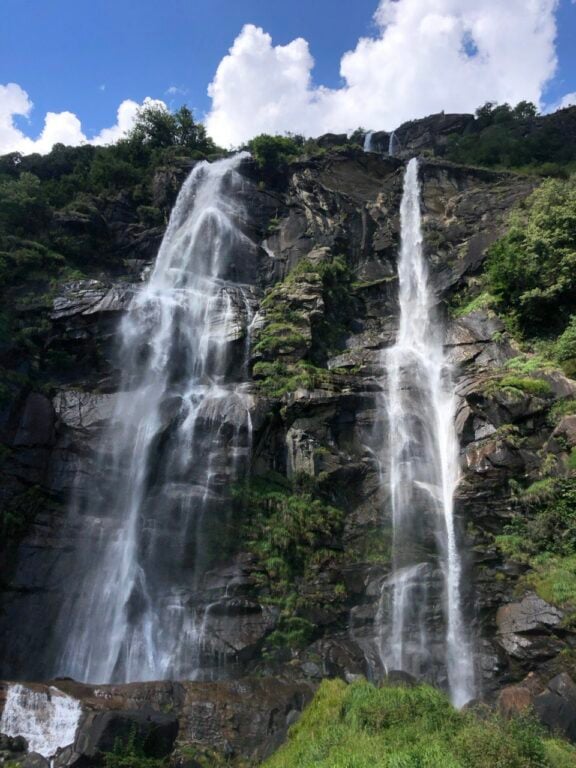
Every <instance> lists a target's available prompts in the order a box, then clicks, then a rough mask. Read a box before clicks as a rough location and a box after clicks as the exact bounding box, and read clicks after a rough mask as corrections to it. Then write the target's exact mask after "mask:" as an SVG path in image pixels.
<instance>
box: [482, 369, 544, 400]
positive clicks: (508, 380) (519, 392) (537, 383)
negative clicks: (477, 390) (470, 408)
mask: <svg viewBox="0 0 576 768" xmlns="http://www.w3.org/2000/svg"><path fill="white" fill-rule="evenodd" d="M499 392H503V393H507V394H510V395H513V396H516V397H522V396H523V395H532V396H533V397H551V396H552V387H551V386H550V384H549V383H548V382H547V381H544V379H537V378H533V377H531V376H515V375H513V374H509V375H506V376H502V377H500V378H498V379H492V380H491V381H490V382H488V384H487V385H486V387H485V389H484V394H485V395H487V396H493V395H495V394H498V393H499Z"/></svg>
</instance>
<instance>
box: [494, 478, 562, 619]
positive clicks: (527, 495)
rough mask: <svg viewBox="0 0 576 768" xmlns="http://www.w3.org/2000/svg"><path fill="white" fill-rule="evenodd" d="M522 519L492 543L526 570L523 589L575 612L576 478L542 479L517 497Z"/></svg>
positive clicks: (519, 516) (518, 518) (514, 521)
mask: <svg viewBox="0 0 576 768" xmlns="http://www.w3.org/2000/svg"><path fill="white" fill-rule="evenodd" d="M517 501H518V504H519V505H520V510H521V514H519V515H518V516H517V517H515V519H514V520H513V521H512V523H511V524H510V525H509V526H507V528H506V529H505V531H504V534H503V535H501V536H497V537H496V544H497V545H498V547H499V548H500V549H501V550H502V552H503V553H504V554H505V555H507V556H508V557H510V558H511V559H514V560H516V561H518V562H522V563H526V564H528V565H529V566H530V568H531V570H530V571H529V572H528V573H527V575H526V577H525V579H524V581H525V584H527V585H529V586H531V587H532V588H533V589H535V590H536V591H537V592H538V594H539V595H540V596H541V597H542V598H543V599H544V600H547V601H548V602H552V603H555V604H557V605H559V606H561V607H562V608H564V609H565V610H568V611H573V610H575V609H576V604H575V603H574V599H575V598H574V596H575V595H576V555H574V552H575V551H576V477H575V476H574V475H573V474H570V475H569V476H568V477H559V478H553V477H547V478H543V479H541V480H538V481H536V482H534V483H532V484H531V485H530V486H529V487H528V488H526V489H525V490H521V491H520V492H519V493H518V495H517Z"/></svg>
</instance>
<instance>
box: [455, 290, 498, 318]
mask: <svg viewBox="0 0 576 768" xmlns="http://www.w3.org/2000/svg"><path fill="white" fill-rule="evenodd" d="M494 304H495V299H494V296H492V295H491V294H490V293H488V292H487V291H482V293H480V294H478V296H475V297H474V298H472V299H470V300H468V301H466V302H465V303H463V304H458V305H457V306H455V307H454V308H453V309H452V313H451V314H452V316H453V317H464V316H465V315H469V314H470V312H477V311H478V310H487V309H491V307H493V306H494Z"/></svg>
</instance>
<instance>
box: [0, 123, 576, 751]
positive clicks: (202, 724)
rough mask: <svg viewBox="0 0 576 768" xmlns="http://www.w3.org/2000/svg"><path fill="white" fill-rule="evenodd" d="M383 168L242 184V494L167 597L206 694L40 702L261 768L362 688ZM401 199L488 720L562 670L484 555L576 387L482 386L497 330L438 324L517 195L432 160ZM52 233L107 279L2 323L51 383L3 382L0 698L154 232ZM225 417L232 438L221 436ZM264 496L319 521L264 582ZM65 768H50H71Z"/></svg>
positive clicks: (499, 181)
mask: <svg viewBox="0 0 576 768" xmlns="http://www.w3.org/2000/svg"><path fill="white" fill-rule="evenodd" d="M467 120H468V116H450V115H442V116H437V120H436V122H435V123H434V125H433V126H431V127H430V126H428V128H427V130H429V131H430V135H428V134H427V133H426V131H424V133H422V131H418V130H416V128H417V127H414V126H412V127H410V126H408V127H406V129H405V131H404V132H401V136H400V139H401V141H402V142H403V144H404V145H405V146H406V147H407V146H410V148H413V149H414V151H415V152H418V151H420V150H421V149H422V148H430V147H431V148H432V149H436V148H437V147H438V146H441V144H442V142H443V140H444V139H443V137H444V136H445V135H448V134H450V133H453V132H454V131H456V130H465V125H464V126H463V123H466V121H467ZM375 139H376V140H377V141H379V140H381V141H384V140H385V139H386V137H384V136H381V135H379V134H376V135H375ZM403 169H404V164H403V161H402V160H400V159H395V158H387V157H383V156H379V155H377V154H363V153H362V152H361V151H360V149H359V148H355V147H353V146H350V145H345V146H342V147H339V148H338V147H337V148H332V149H328V150H327V151H326V152H325V153H323V154H321V155H319V156H318V157H315V158H311V159H308V160H303V161H298V162H294V163H291V164H290V165H289V168H288V170H287V172H286V174H285V178H283V179H282V182H281V183H278V181H277V180H274V182H273V184H268V183H267V180H266V179H265V178H262V176H261V173H260V171H259V169H258V168H257V166H256V165H255V164H254V163H253V162H252V161H250V160H247V161H246V162H245V163H244V165H243V166H242V173H243V175H244V177H245V180H246V182H245V185H244V187H243V191H242V195H243V196H244V197H245V201H244V202H245V207H246V210H247V212H248V218H247V221H245V222H243V227H244V228H245V230H246V232H248V233H249V234H250V237H251V239H252V240H253V241H255V242H257V243H258V252H257V253H256V254H255V257H254V258H255V260H256V264H255V265H254V266H255V277H253V278H251V282H252V286H251V296H252V299H251V301H252V302H253V306H252V309H251V313H250V314H251V317H248V315H247V312H246V308H245V305H244V304H238V305H237V306H236V332H235V334H234V338H231V339H230V344H232V345H233V344H245V341H246V337H247V335H248V334H249V335H250V342H251V349H252V360H251V371H252V374H251V379H252V383H251V387H250V393H251V395H252V396H253V406H252V424H253V436H252V440H253V448H252V460H251V470H250V478H248V480H249V482H247V483H246V484H243V485H242V487H240V488H236V487H235V488H232V489H228V490H230V491H231V493H230V494H229V497H228V499H229V501H228V503H229V505H230V510H231V520H232V525H233V532H232V535H231V536H226V535H225V534H224V532H223V531H222V530H220V529H219V528H218V526H217V525H215V526H214V530H212V531H210V532H209V534H208V541H207V544H206V546H211V547H215V554H214V555H213V556H212V559H211V566H210V568H209V569H208V570H207V571H206V573H205V575H204V578H203V581H202V584H201V586H200V588H199V589H198V590H197V591H196V592H195V593H194V594H193V595H191V596H190V597H191V599H193V600H194V601H195V604H196V605H200V606H203V607H204V609H205V616H206V621H207V623H208V631H207V638H208V640H207V643H206V647H205V648H204V650H203V655H204V659H203V663H204V667H205V670H207V671H206V675H205V677H207V678H210V677H211V678H218V679H215V681H213V682H186V681H173V682H170V683H168V682H165V683H151V684H134V685H133V686H132V687H131V686H127V685H126V686H116V687H106V686H99V687H97V688H95V687H94V686H89V687H86V686H77V687H75V686H74V684H72V683H69V682H65V683H64V682H57V683H56V685H57V686H58V687H59V688H60V689H61V690H62V691H64V692H65V693H69V694H70V695H73V696H78V697H79V698H80V699H81V700H82V701H83V702H84V703H83V706H84V708H85V710H86V712H88V711H90V712H94V711H99V710H101V709H103V708H105V709H114V710H116V709H120V710H127V711H132V710H138V709H142V708H143V707H144V704H143V703H142V702H145V703H146V705H150V706H151V707H152V709H153V710H155V711H157V712H162V711H165V709H166V708H168V710H169V711H174V712H175V713H176V714H177V716H178V720H179V727H180V731H179V736H178V738H179V739H181V740H182V741H183V743H184V742H185V743H188V744H189V743H193V744H196V745H199V746H200V747H202V748H211V749H216V750H218V751H220V752H221V753H223V754H228V755H230V756H239V755H240V756H244V757H246V758H250V759H256V758H258V759H260V758H262V757H263V756H265V755H267V754H269V753H270V751H271V750H272V749H273V748H275V747H276V746H277V744H278V743H279V740H280V739H281V737H282V735H283V733H285V730H286V728H287V726H288V725H289V724H290V723H291V722H293V720H294V719H295V718H296V716H297V714H296V713H297V712H298V711H299V710H300V709H301V708H302V706H303V705H304V704H305V703H306V702H307V701H308V700H309V698H310V696H311V692H312V690H313V689H314V687H315V685H316V684H317V683H318V682H319V681H320V680H321V679H322V678H323V677H327V676H341V677H343V678H345V679H348V680H350V679H353V678H354V677H355V676H357V675H361V674H363V675H368V676H371V677H373V678H376V679H378V678H379V677H381V676H382V675H383V672H384V671H383V670H382V669H380V668H379V663H378V660H377V654H376V652H375V647H376V643H377V627H375V620H376V615H377V612H378V608H379V596H380V593H381V586H382V582H383V581H384V580H385V578H386V576H387V574H388V573H389V569H390V559H389V555H390V551H389V550H390V520H389V499H388V498H387V494H386V487H385V484H382V483H381V482H380V475H379V472H380V470H379V465H378V461H377V459H376V456H377V454H378V451H379V449H380V447H381V445H382V442H383V440H384V436H385V434H386V429H387V425H386V423H385V417H384V415H383V411H382V409H381V408H379V407H378V403H379V398H381V397H382V390H383V388H385V377H386V371H385V370H384V367H383V364H382V350H383V349H385V348H386V347H387V346H389V345H390V344H391V343H392V341H393V339H394V337H395V331H396V328H397V319H398V318H397V278H396V260H397V251H398V240H399V202H400V196H401V192H402V175H403ZM184 172H185V169H182V168H177V169H174V170H173V172H171V173H169V174H166V173H164V174H163V175H159V176H158V178H157V179H156V186H155V193H156V195H157V196H158V199H159V200H164V199H166V200H171V199H173V196H174V189H175V188H177V186H178V183H180V182H181V180H182V178H183V176H184ZM421 181H422V207H423V215H424V228H425V250H426V255H427V258H428V260H429V263H430V265H431V270H432V273H433V280H434V285H435V287H436V291H437V296H438V303H439V306H440V307H441V308H442V312H443V313H444V316H445V325H446V339H445V344H446V348H447V350H448V351H449V355H450V357H451V359H452V361H453V363H454V365H455V367H456V372H457V373H456V388H457V394H458V414H457V427H458V433H459V438H460V444H461V469H462V479H461V482H460V485H459V487H458V492H457V506H456V512H457V518H458V523H459V527H460V529H461V531H462V532H463V535H465V536H466V539H467V548H466V550H467V552H468V554H469V557H468V559H467V562H466V563H465V568H466V574H467V578H466V617H467V621H468V622H470V623H471V625H472V626H473V635H474V637H475V638H476V650H477V658H478V660H479V661H478V667H479V669H478V674H479V679H480V682H481V685H480V688H481V693H482V695H483V696H484V697H486V698H488V699H494V698H495V696H496V694H497V693H498V692H499V691H500V689H501V688H502V687H503V686H506V685H510V684H512V683H516V682H519V681H521V680H522V679H524V678H525V676H526V675H527V674H528V673H530V672H532V673H535V674H536V675H538V676H540V677H541V679H542V680H543V683H542V685H544V683H545V682H547V681H548V680H549V679H551V678H552V677H554V676H555V675H557V674H558V673H560V672H562V671H566V670H568V671H571V665H573V658H572V648H573V647H574V644H575V643H576V635H575V633H574V630H573V627H572V625H571V623H570V621H569V620H568V617H566V616H565V615H564V612H563V611H562V610H561V609H560V608H559V607H557V606H555V605H553V604H550V603H548V602H546V601H545V600H544V599H542V597H540V596H539V595H537V594H536V593H535V591H534V589H533V588H530V587H529V586H527V585H526V583H525V580H523V575H524V570H523V568H522V566H520V565H518V564H517V563H514V562H511V561H509V560H508V559H507V558H506V556H505V553H504V552H503V551H502V549H501V548H498V547H497V546H496V544H495V537H497V536H498V535H500V534H502V533H503V532H504V530H505V528H506V525H507V524H508V523H509V521H510V519H511V517H512V513H511V507H512V504H513V500H512V496H511V490H510V480H515V479H516V480H518V479H524V478H527V477H532V476H535V475H536V472H537V469H538V467H540V466H541V464H542V462H543V461H544V460H545V456H546V455H548V454H552V455H553V456H554V457H556V458H558V459H559V460H562V457H565V456H566V454H567V451H569V448H570V447H571V446H574V445H575V444H576V434H575V430H574V425H573V423H572V421H573V419H574V417H565V421H563V422H562V423H561V424H560V425H558V426H553V425H551V423H550V420H549V419H548V414H549V413H550V411H551V409H552V408H553V407H554V405H555V404H556V403H558V402H561V401H562V400H564V399H567V398H571V397H574V396H576V383H574V382H573V381H571V380H569V379H567V378H566V377H565V376H563V375H562V374H560V373H558V372H549V373H546V374H542V375H540V380H541V381H542V382H543V385H542V387H541V388H540V389H539V390H538V391H536V392H521V391H519V390H517V389H516V390H514V391H511V390H510V388H508V389H507V388H506V387H505V386H503V387H499V386H498V382H499V381H500V380H501V378H502V375H503V374H502V371H503V370H504V366H505V364H506V363H507V361H509V360H510V359H512V358H514V357H516V356H518V355H519V354H520V353H519V350H518V349H517V348H516V347H515V345H514V343H513V342H512V341H511V339H510V338H509V336H508V335H507V334H505V333H504V332H503V331H504V328H503V326H502V324H501V322H500V321H499V320H498V318H496V317H495V316H493V315H491V314H490V313H488V312H486V311H484V310H473V311H471V312H469V313H467V314H463V315H461V316H458V317H455V316H454V313H450V312H449V311H448V310H449V305H450V302H451V299H452V297H453V295H454V294H456V293H457V292H458V291H460V290H461V289H462V288H463V287H465V286H467V285H469V284H470V282H471V281H473V280H474V279H475V276H476V275H477V274H478V272H479V271H480V270H481V268H482V264H483V261H484V259H485V257H486V251H487V248H488V247H489V245H490V244H491V243H493V242H494V241H495V240H496V239H497V238H498V237H499V236H500V235H501V234H502V233H503V232H504V230H505V227H506V219H507V215H508V213H509V212H510V211H511V210H512V209H513V208H514V206H516V205H517V204H519V203H520V202H521V201H522V200H523V199H524V198H526V196H527V195H529V194H530V192H531V191H532V190H533V189H534V187H535V184H536V182H535V181H534V180H533V179H531V178H528V177H525V176H518V175H514V174H511V173H504V172H496V171H488V170H480V169H475V168H469V167H464V166H457V165H453V164H451V163H448V162H445V161H443V160H440V159H439V160H435V159H427V160H423V161H422V162H421ZM58 226H61V227H63V228H65V229H66V231H67V232H69V233H86V232H88V231H90V230H91V229H92V228H94V227H100V228H102V227H104V228H105V229H106V231H107V233H108V237H109V239H110V252H111V253H112V254H114V255H115V258H113V259H112V260H111V263H113V264H114V268H113V269H112V268H111V269H109V270H101V272H100V273H99V274H98V275H95V276H94V277H93V278H90V279H71V280H68V281H63V282H61V283H60V284H59V285H58V286H57V287H56V288H55V289H54V291H53V295H51V296H48V297H47V296H46V295H45V294H43V295H41V296H40V297H39V299H38V302H37V304H36V305H30V304H29V303H26V305H23V306H19V307H18V308H17V309H18V312H19V313H20V315H21V316H22V317H23V318H25V319H26V318H30V317H34V318H38V317H41V318H42V322H43V323H44V324H45V329H44V331H43V333H44V336H43V339H44V342H43V343H44V349H45V351H46V352H48V353H50V354H49V355H48V356H46V359H50V360H52V361H58V360H62V361H65V365H61V366H59V365H58V364H57V363H54V362H52V363H51V367H50V368H49V367H48V366H47V365H46V366H45V368H44V369H43V374H44V381H43V385H42V387H39V388H37V389H31V388H30V386H29V385H27V384H24V385H21V384H20V383H19V379H18V377H17V376H15V377H13V378H12V380H11V381H10V383H9V392H8V396H7V397H6V398H4V400H3V406H2V414H1V429H2V432H1V438H2V443H3V446H4V448H3V454H2V460H3V477H4V479H3V481H2V487H1V494H2V500H3V503H4V504H5V505H6V509H7V510H8V511H9V512H10V513H11V514H13V515H14V516H20V518H23V519H24V521H25V524H23V525H22V527H21V529H20V530H19V531H18V537H17V539H18V544H17V546H16V545H14V546H11V547H8V548H4V551H3V553H2V558H3V573H4V576H3V584H2V592H1V594H0V605H1V613H0V677H2V678H4V679H7V680H13V679H19V680H27V681H36V682H39V681H40V682H41V681H44V680H46V678H47V677H48V676H49V675H50V668H51V664H52V652H53V649H52V643H51V633H52V629H53V627H54V623H55V621H56V617H57V615H58V609H59V606H61V605H62V603H63V602H64V597H65V595H63V594H62V590H63V584H65V579H64V578H63V574H65V573H66V572H67V570H68V569H69V568H71V559H72V557H73V553H74V551H75V549H76V548H77V546H78V542H79V541H80V540H82V539H83V537H86V536H89V535H90V534H89V532H88V531H86V530H83V529H81V528H79V527H78V526H74V525H71V523H70V520H69V518H68V516H67V514H66V504H67V500H68V498H69V496H70V493H71V489H72V485H73V483H80V484H81V485H82V486H83V487H84V489H85V492H86V493H93V492H95V490H94V489H95V487H96V486H97V484H98V482H101V481H102V479H98V478H97V477H94V475H93V474H91V471H95V470H91V467H92V466H93V465H92V464H91V459H92V457H93V455H94V449H95V445H96V444H97V442H98V441H99V440H100V439H101V436H102V432H103V427H104V425H105V424H106V422H107V419H109V418H110V415H111V413H112V407H113V402H114V398H115V390H116V387H117V384H118V378H119V366H120V365H121V361H119V360H118V359H117V357H116V356H115V349H114V339H115V337H114V330H115V328H116V326H117V323H118V321H119V318H120V317H121V316H122V314H123V313H124V312H125V310H126V307H127V305H128V303H129V301H130V298H131V296H132V295H133V294H134V291H135V290H136V288H137V286H138V285H139V284H140V281H141V280H142V279H145V277H146V275H147V273H148V271H149V267H150V263H151V261H152V259H153V257H154V253H155V249H156V248H157V245H158V242H159V239H160V237H161V233H162V230H161V227H154V228H151V229H144V228H142V227H140V226H139V225H136V224H135V223H134V222H132V223H131V212H130V209H129V207H127V206H124V205H122V201H121V200H118V203H117V204H116V205H114V206H108V207H107V208H106V209H105V210H101V211H99V212H98V215H97V216H96V215H94V216H93V217H92V218H89V217H78V216H75V217H68V218H67V219H66V220H64V219H62V220H60V221H59V222H58ZM239 268H240V267H239ZM15 300H16V301H17V297H16V299H15ZM2 354H3V357H4V360H5V362H6V361H7V363H8V364H9V365H10V366H11V368H12V370H14V371H15V372H17V371H18V370H19V368H21V367H23V366H25V365H26V361H20V360H16V359H14V358H13V356H12V353H11V350H10V348H9V347H8V348H6V349H4V350H3V352H2ZM229 418H230V421H231V428H233V422H234V414H233V413H230V414H229ZM570 419H572V421H571V420H570ZM224 426H225V425H224ZM169 427H170V419H169V415H168V416H167V428H169ZM559 436H561V439H559ZM79 472H80V473H81V474H80V476H79ZM274 494H276V496H274ZM278 494H280V496H281V497H282V499H283V500H282V501H281V502H280V503H281V504H283V505H284V506H283V507H282V509H284V510H286V509H288V510H290V509H293V508H295V505H296V504H297V502H298V500H300V501H301V502H302V503H303V504H304V506H305V507H307V508H310V509H316V510H317V517H318V520H316V518H315V517H314V516H312V515H311V517H310V520H309V522H308V524H307V523H306V522H304V523H301V524H300V528H295V532H294V533H293V539H298V537H299V536H300V537H301V538H302V540H303V541H304V545H303V546H300V545H301V544H302V542H297V543H298V547H299V549H298V554H297V555H295V556H294V558H293V559H292V560H291V561H290V563H289V564H288V565H286V568H287V569H288V570H287V571H286V572H284V571H283V570H282V568H283V567H284V566H282V564H280V565H278V564H274V563H270V561H269V560H266V558H264V557H263V556H262V552H261V549H260V548H259V546H258V536H259V531H260V532H261V535H262V536H264V535H265V533H264V532H263V529H262V527H261V526H262V522H261V519H262V517H261V512H262V509H267V510H270V509H272V510H274V509H275V507H274V504H277V503H278V502H277V496H278ZM314 505H316V506H314ZM313 517H314V519H312V518H313ZM306 525H308V527H306ZM224 539H226V540H225V541H224ZM291 543H292V539H290V540H289V544H290V545H291ZM282 556H283V555H282V554H281V553H280V554H279V557H280V559H281V558H282ZM434 578H435V574H434V573H431V574H430V579H431V581H433V580H434ZM380 618H381V617H380ZM436 619H437V620H438V621H439V620H440V619H439V617H436ZM428 620H429V621H431V622H432V623H433V622H434V620H435V617H434V616H431V617H429V618H428ZM431 634H432V635H433V634H434V632H433V627H432V632H431ZM438 682H440V683H442V680H441V679H440V680H439V681H438ZM550 695H552V694H550ZM103 702H105V705H104V704H103ZM74 750H76V752H81V750H80V747H78V748H77V746H75V747H74ZM66 759H68V758H66ZM74 759H76V758H74ZM70 760H72V758H70V759H69V761H68V762H67V763H65V762H61V763H59V764H61V765H64V764H77V763H74V762H70ZM78 764H80V763H78Z"/></svg>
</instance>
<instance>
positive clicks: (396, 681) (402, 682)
mask: <svg viewBox="0 0 576 768" xmlns="http://www.w3.org/2000/svg"><path fill="white" fill-rule="evenodd" d="M382 683H384V684H387V685H399V686H402V687H404V688H413V687H414V686H415V685H418V680H417V679H416V678H415V677H414V675H410V674H408V672H403V671H402V670H401V669H391V670H390V671H389V672H386V674H385V675H384V677H383V679H382Z"/></svg>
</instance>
